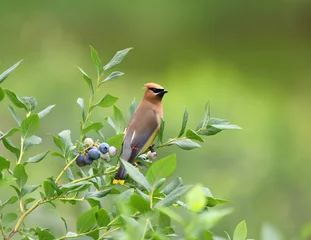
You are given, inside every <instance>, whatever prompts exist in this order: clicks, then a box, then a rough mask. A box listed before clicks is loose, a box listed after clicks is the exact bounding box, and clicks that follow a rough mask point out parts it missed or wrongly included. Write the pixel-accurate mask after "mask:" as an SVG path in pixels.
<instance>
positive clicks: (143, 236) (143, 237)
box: [141, 218, 149, 240]
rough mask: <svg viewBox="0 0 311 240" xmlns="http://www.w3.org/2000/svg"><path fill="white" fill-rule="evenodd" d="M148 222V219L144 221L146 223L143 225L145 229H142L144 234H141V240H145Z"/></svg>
mask: <svg viewBox="0 0 311 240" xmlns="http://www.w3.org/2000/svg"><path fill="white" fill-rule="evenodd" d="M148 222H149V218H147V219H146V223H145V227H144V232H143V235H142V238H141V239H142V240H144V239H145V235H146V232H147V227H148Z"/></svg>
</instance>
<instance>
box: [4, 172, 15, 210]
mask: <svg viewBox="0 0 311 240" xmlns="http://www.w3.org/2000/svg"><path fill="white" fill-rule="evenodd" d="M14 181H15V178H13V180H12V182H14ZM0 182H1V180H0ZM12 182H10V183H12ZM0 186H1V184H0ZM17 200H18V197H16V196H12V197H10V198H9V199H8V200H6V201H5V202H4V203H2V204H1V203H0V212H1V210H2V209H3V208H4V207H5V205H8V204H14V203H16V201H17Z"/></svg>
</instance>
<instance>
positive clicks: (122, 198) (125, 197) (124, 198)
mask: <svg viewBox="0 0 311 240" xmlns="http://www.w3.org/2000/svg"><path fill="white" fill-rule="evenodd" d="M133 194H134V189H133V188H130V189H128V190H126V191H124V192H123V193H121V194H120V195H119V196H118V197H117V198H116V201H121V202H129V201H130V199H131V196H132V195H133Z"/></svg>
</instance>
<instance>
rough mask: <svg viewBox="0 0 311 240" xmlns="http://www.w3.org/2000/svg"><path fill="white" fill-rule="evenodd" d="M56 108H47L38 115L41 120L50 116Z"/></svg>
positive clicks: (51, 106) (52, 106)
mask: <svg viewBox="0 0 311 240" xmlns="http://www.w3.org/2000/svg"><path fill="white" fill-rule="evenodd" d="M54 107H55V105H50V106H48V107H46V108H45V109H43V110H42V111H40V112H39V113H38V116H39V118H43V117H45V116H46V115H48V114H49V113H50V111H51V110H52V108H54Z"/></svg>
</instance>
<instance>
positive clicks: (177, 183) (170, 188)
mask: <svg viewBox="0 0 311 240" xmlns="http://www.w3.org/2000/svg"><path fill="white" fill-rule="evenodd" d="M182 185H183V182H182V179H181V178H180V177H178V178H176V179H174V180H173V181H172V182H170V183H169V184H168V185H167V186H166V187H165V188H164V189H163V190H162V193H163V194H164V195H166V196H167V195H169V194H170V193H171V192H173V191H174V190H175V189H177V188H179V187H181V186H182Z"/></svg>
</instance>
